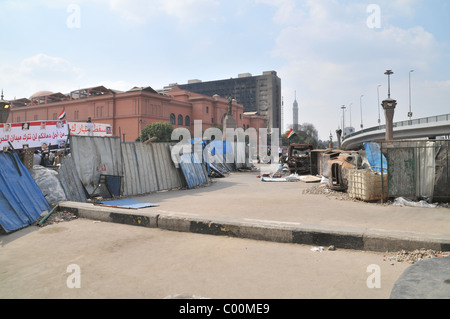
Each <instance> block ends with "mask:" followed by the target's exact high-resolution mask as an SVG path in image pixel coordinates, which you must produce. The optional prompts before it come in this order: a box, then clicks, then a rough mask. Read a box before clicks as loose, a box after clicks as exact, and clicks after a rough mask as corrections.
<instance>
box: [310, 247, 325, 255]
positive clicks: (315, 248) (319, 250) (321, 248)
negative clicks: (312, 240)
mask: <svg viewBox="0 0 450 319" xmlns="http://www.w3.org/2000/svg"><path fill="white" fill-rule="evenodd" d="M311 251H316V252H319V253H321V252H323V247H322V246H320V247H313V248H311Z"/></svg>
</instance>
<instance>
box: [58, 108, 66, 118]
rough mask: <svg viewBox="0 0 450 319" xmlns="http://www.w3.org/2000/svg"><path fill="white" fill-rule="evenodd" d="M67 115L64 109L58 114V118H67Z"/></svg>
mask: <svg viewBox="0 0 450 319" xmlns="http://www.w3.org/2000/svg"><path fill="white" fill-rule="evenodd" d="M65 117H66V110H65V109H63V110H62V112H61V113H60V114H59V115H58V119H59V120H62V119H63V118H65Z"/></svg>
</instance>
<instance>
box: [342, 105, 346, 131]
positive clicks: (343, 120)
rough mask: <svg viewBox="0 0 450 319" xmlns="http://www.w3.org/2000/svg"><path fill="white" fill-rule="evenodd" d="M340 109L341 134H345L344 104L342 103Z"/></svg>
mask: <svg viewBox="0 0 450 319" xmlns="http://www.w3.org/2000/svg"><path fill="white" fill-rule="evenodd" d="M341 109H342V132H343V133H342V134H343V135H344V136H345V109H346V107H345V105H342V107H341Z"/></svg>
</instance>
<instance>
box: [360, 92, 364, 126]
mask: <svg viewBox="0 0 450 319" xmlns="http://www.w3.org/2000/svg"><path fill="white" fill-rule="evenodd" d="M363 97H364V95H361V97H360V98H359V106H360V108H361V130H362V129H363V127H364V126H363V115H362V98H363Z"/></svg>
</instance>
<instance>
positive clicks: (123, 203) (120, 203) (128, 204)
mask: <svg viewBox="0 0 450 319" xmlns="http://www.w3.org/2000/svg"><path fill="white" fill-rule="evenodd" d="M100 204H102V205H104V206H112V207H118V208H130V209H139V208H145V207H158V206H159V205H158V204H150V203H143V202H139V201H137V200H132V199H119V200H108V201H102V202H100Z"/></svg>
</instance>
